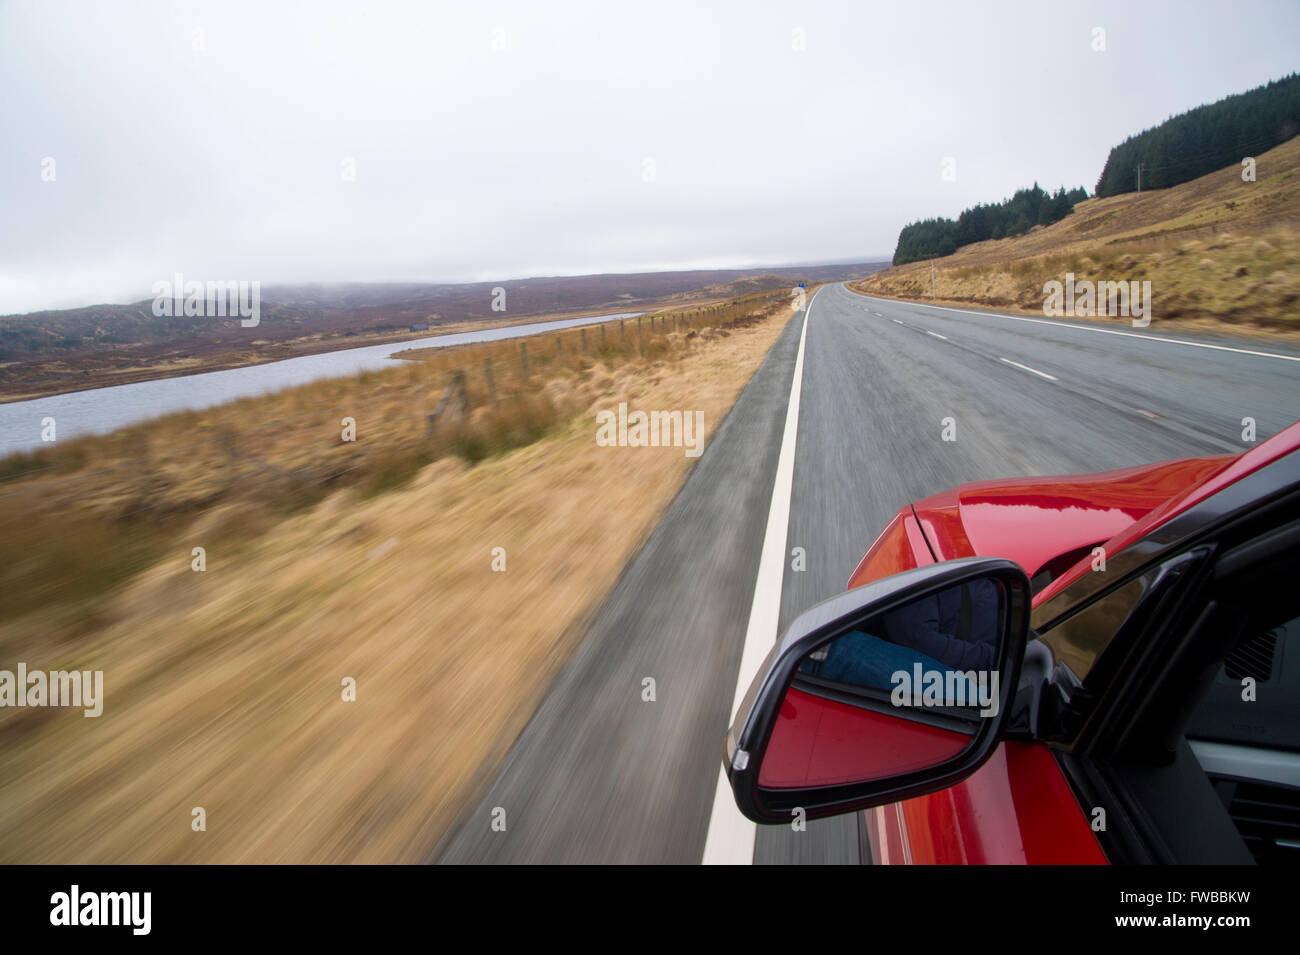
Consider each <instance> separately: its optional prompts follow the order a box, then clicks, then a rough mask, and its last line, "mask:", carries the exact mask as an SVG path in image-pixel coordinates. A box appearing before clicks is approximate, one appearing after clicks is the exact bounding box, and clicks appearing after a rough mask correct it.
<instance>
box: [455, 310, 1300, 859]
mask: <svg viewBox="0 0 1300 955" xmlns="http://www.w3.org/2000/svg"><path fill="white" fill-rule="evenodd" d="M804 317H805V316H804V315H803V314H800V315H796V316H795V317H794V318H793V319H792V320H791V321H790V324H789V325H788V327H787V328H786V329H785V331H784V333H783V334H782V336H781V338H780V340H779V341H778V342H777V344H776V345H775V346H774V347H773V349H772V351H771V352H770V353H769V355H768V357H767V359H766V361H765V362H764V364H763V365H762V367H761V368H760V369H759V371H758V372H757V374H756V375H755V376H754V378H753V380H752V381H751V382H750V384H749V385H748V387H747V388H746V389H745V391H744V392H743V394H742V395H741V398H740V400H739V401H738V402H737V404H736V406H735V407H734V408H733V410H732V412H731V414H730V415H729V416H728V418H727V419H726V420H725V422H724V423H723V425H722V427H721V428H720V429H719V431H718V432H717V434H716V436H715V437H714V439H713V441H712V442H711V443H710V445H709V447H708V449H707V450H706V452H705V454H704V455H703V456H702V457H701V458H700V460H699V463H698V464H697V466H696V468H695V470H694V471H693V472H692V474H691V476H690V478H689V479H688V480H687V482H686V484H685V485H684V487H683V489H682V491H681V492H680V493H679V495H678V496H677V498H676V499H675V500H674V502H673V504H672V505H671V507H670V509H669V511H668V513H667V514H666V516H665V518H664V521H663V523H662V524H661V525H660V527H659V528H658V529H657V530H656V532H655V533H654V535H653V536H652V537H651V539H650V540H649V542H648V543H647V544H646V546H645V547H644V548H643V549H642V551H641V552H640V553H639V554H638V555H637V556H636V558H635V559H634V560H633V561H632V562H631V563H630V564H629V565H628V567H627V568H626V569H625V571H624V573H623V575H622V577H621V579H620V581H619V583H618V585H617V586H616V588H615V590H614V592H613V594H612V595H611V596H610V598H609V599H608V601H607V602H606V604H605V605H604V607H603V608H602V609H601V611H600V612H599V613H598V615H597V617H596V618H595V620H594V622H593V624H592V626H591V628H590V631H589V633H588V635H587V637H586V639H585V641H584V643H583V645H582V647H581V649H580V650H579V652H578V654H577V655H576V657H575V659H574V660H573V662H572V663H571V664H570V665H569V666H568V667H567V669H566V670H565V671H564V672H563V674H562V675H561V677H560V678H559V679H558V681H557V682H556V685H555V686H554V687H553V688H552V690H551V691H550V692H549V694H548V696H547V697H546V699H545V701H544V702H543V704H542V706H541V707H540V708H539V710H538V712H537V713H536V714H535V715H534V717H533V719H532V721H531V722H530V723H529V725H528V726H527V728H526V729H525V731H524V732H523V733H522V734H521V736H520V738H519V739H518V740H517V741H516V742H515V745H514V746H513V748H512V750H511V752H510V754H509V756H508V758H507V760H506V763H505V765H504V766H503V768H502V769H501V771H500V773H499V774H498V775H497V777H496V779H495V781H494V782H493V783H492V784H491V786H490V788H489V789H488V790H487V792H486V793H485V794H484V795H483V798H482V799H481V800H480V801H479V802H478V803H477V804H475V805H473V806H470V807H467V809H466V811H465V812H464V814H463V815H462V816H461V818H459V819H458V820H457V821H456V823H455V825H454V826H453V828H452V830H451V832H450V834H449V836H448V837H447V839H446V840H444V842H443V844H442V845H440V846H439V847H438V848H437V849H436V850H435V851H434V853H433V854H432V861H438V862H684V863H694V862H699V861H700V860H701V858H702V855H703V853H704V847H705V844H706V840H708V839H709V838H710V836H709V832H710V825H711V818H712V815H713V811H714V800H715V794H716V787H717V780H718V768H719V760H720V753H721V743H722V737H723V733H724V731H725V729H726V726H727V723H728V721H729V718H730V709H731V705H732V700H733V694H734V692H735V688H736V684H737V673H738V669H739V667H740V660H741V652H742V647H743V645H744V641H745V635H746V630H747V625H748V624H749V618H750V613H751V609H752V608H754V609H755V612H757V610H756V608H757V605H758V603H759V601H756V600H755V580H756V575H757V574H758V570H759V556H760V552H761V550H762V548H763V543H764V540H765V537H767V536H768V535H769V534H772V533H775V532H777V531H779V530H780V529H781V528H775V529H769V528H768V526H767V525H768V521H769V505H770V504H771V502H772V498H773V486H774V476H775V474H776V471H777V462H778V458H779V455H780V451H781V444H782V440H783V430H784V426H785V416H786V408H787V404H788V402H789V400H790V397H791V386H792V378H793V374H794V371H795V366H796V355H797V354H798V350H799V345H800V341H799V339H800V335H801V333H802V332H803V330H804V329H803V326H804ZM1159 326H1160V323H1159V316H1156V319H1155V320H1154V321H1153V322H1152V325H1151V328H1149V329H1132V330H1127V329H1125V328H1124V327H1123V326H1117V325H1107V326H1098V325H1092V324H1089V323H1084V322H1078V323H1075V322H1068V321H1057V320H1050V321H1049V320H1043V319H1040V320H1026V319H1024V318H1022V317H1016V316H1000V315H997V314H994V313H986V312H971V311H963V310H951V309H941V308H936V307H932V306H925V305H921V304H904V303H898V302H892V301H889V300H884V299H871V298H865V297H862V296H859V295H856V294H854V293H852V292H850V291H848V290H847V289H846V288H844V287H843V286H839V285H834V286H828V287H825V288H823V289H822V290H821V291H819V292H818V293H817V295H816V296H815V297H814V298H813V300H812V302H811V304H810V306H809V309H808V314H807V334H806V340H805V341H804V345H803V347H804V355H803V366H802V377H801V380H800V382H799V383H798V395H799V407H798V416H797V440H796V441H795V443H794V454H793V478H792V481H791V484H790V490H789V496H790V500H789V512H788V524H787V526H786V527H785V528H784V530H785V532H786V539H785V548H784V551H785V554H786V556H787V558H788V557H789V554H790V552H791V550H792V549H793V548H796V547H800V548H803V551H804V553H805V555H806V558H805V559H806V567H805V569H803V570H794V569H792V566H791V563H792V562H791V560H789V559H787V560H786V561H785V564H784V574H783V576H784V579H783V582H782V584H781V592H780V595H779V613H778V614H777V617H778V619H777V620H776V622H775V626H774V627H771V628H767V629H770V630H771V636H772V638H773V639H774V638H775V636H776V634H777V633H778V632H779V631H780V630H781V629H784V627H785V626H786V625H787V624H788V623H789V622H790V621H791V620H792V619H793V618H794V616H796V615H797V614H798V613H799V612H800V611H802V610H804V609H806V608H807V607H808V606H810V605H811V604H813V603H816V602H817V601H820V600H823V599H825V598H827V597H830V596H832V595H834V594H836V593H838V592H840V591H841V590H843V588H844V584H845V582H846V580H847V579H848V576H849V574H850V573H851V572H852V570H853V568H854V567H855V566H856V564H857V562H858V560H859V559H860V558H861V557H862V554H863V552H864V551H865V550H866V549H867V547H868V546H870V544H871V542H872V541H873V540H874V539H875V536H876V534H877V533H879V531H880V530H881V528H883V527H884V525H885V524H886V523H887V521H888V520H889V518H890V517H892V516H893V514H894V512H895V511H896V510H897V509H898V508H899V507H900V506H902V505H904V504H907V503H908V502H910V501H913V500H915V499H917V498H920V497H924V496H926V495H929V494H932V493H935V492H937V491H941V490H943V489H945V488H948V487H951V486H953V485H955V484H960V483H963V482H965V481H975V480H984V479H988V478H998V477H1012V476H1017V475H1041V474H1064V473H1082V472H1088V471H1098V470H1105V469H1108V468H1117V467H1125V466H1130V465H1136V464H1143V463H1148V462H1152V461H1160V460H1164V459H1167V458H1173V457H1181V456H1188V455H1197V454H1213V453H1220V452H1223V451H1240V450H1243V449H1244V448H1246V447H1247V446H1248V445H1247V443H1246V442H1244V441H1243V440H1242V419H1243V418H1245V417H1252V418H1254V419H1255V422H1256V434H1257V440H1260V441H1262V440H1264V439H1265V438H1266V437H1268V436H1270V435H1272V434H1275V433H1276V432H1277V431H1279V430H1281V429H1282V428H1284V427H1285V426H1287V425H1289V424H1291V423H1292V422H1294V421H1296V420H1297V419H1300V349H1296V348H1294V347H1290V346H1281V345H1273V344H1270V343H1266V342H1263V341H1260V340H1255V339H1249V340H1247V339H1234V338H1228V337H1210V336H1204V335H1196V336H1192V335H1184V334H1181V333H1164V332H1162V331H1161V330H1160V327H1159ZM1103 328H1105V329H1108V331H1103V330H1102V329H1103ZM1117 331H1118V332H1120V333H1119V334H1115V332H1117ZM1173 339H1177V340H1178V341H1174V340H1173ZM1248 352H1266V353H1269V354H1249V353H1248ZM1277 356H1285V357H1277ZM945 418H953V419H954V420H955V423H956V440H955V441H952V442H946V441H943V440H942V436H941V435H942V430H943V422H944V419H945ZM786 440H789V438H788V437H787V438H786ZM779 493H780V487H779V484H778V495H779ZM782 503H783V502H782ZM782 514H784V512H783V511H782ZM777 542H778V543H779V539H778V541H777ZM777 576H781V575H780V574H779V573H778V575H777ZM773 580H775V578H773ZM760 596H761V595H760ZM768 596H769V597H770V596H774V595H770V594H769V595H768ZM760 629H761V630H763V632H764V633H766V632H767V630H766V629H764V628H760ZM764 639H766V637H764ZM646 677H653V678H654V680H655V686H656V700H655V701H654V702H645V701H643V699H642V694H641V689H642V681H643V680H644V678H646ZM724 802H725V801H723V800H720V804H721V803H724ZM498 807H500V808H502V809H504V810H505V811H506V820H507V825H506V830H505V831H504V832H500V831H495V830H494V829H493V827H492V825H491V823H492V818H493V810H494V809H496V808H498ZM729 809H731V807H728V806H726V805H724V804H723V805H720V806H719V811H721V812H726V811H727V810H729ZM731 811H732V812H734V810H731ZM712 824H713V825H714V826H715V828H717V829H721V828H722V827H719V826H718V823H717V821H716V820H713V822H712ZM716 834H717V833H716V832H715V836H716ZM717 841H718V842H720V843H721V842H723V841H724V840H721V839H719V840H717ZM724 849H725V850H726V851H724V852H723V853H722V855H723V856H725V857H729V858H731V859H732V860H733V861H742V862H743V861H753V862H755V863H828V862H839V863H845V862H847V863H853V862H859V861H865V860H864V856H865V852H866V850H865V847H864V843H863V834H862V832H861V831H860V827H859V821H858V819H857V818H856V817H854V816H848V817H841V818H839V819H830V820H823V821H819V822H815V823H810V824H809V825H808V828H807V830H806V831H804V832H794V831H792V830H791V829H790V828H788V827H776V828H766V827H764V828H762V829H758V830H757V831H756V832H753V833H752V834H751V835H750V836H749V841H744V840H739V841H735V840H730V839H728V840H726V845H725V846H724ZM728 852H729V853H730V855H729V856H727V853H728Z"/></svg>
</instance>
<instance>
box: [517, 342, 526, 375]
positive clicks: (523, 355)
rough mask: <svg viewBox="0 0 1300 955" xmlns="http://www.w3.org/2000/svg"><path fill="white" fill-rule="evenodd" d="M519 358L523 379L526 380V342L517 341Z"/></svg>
mask: <svg viewBox="0 0 1300 955" xmlns="http://www.w3.org/2000/svg"><path fill="white" fill-rule="evenodd" d="M519 358H520V360H521V361H522V362H523V366H524V380H525V381H527V380H528V342H520V343H519Z"/></svg>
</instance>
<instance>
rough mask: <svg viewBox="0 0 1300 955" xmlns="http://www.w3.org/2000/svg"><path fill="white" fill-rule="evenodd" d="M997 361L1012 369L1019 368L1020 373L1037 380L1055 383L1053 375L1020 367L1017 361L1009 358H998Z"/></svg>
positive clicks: (1024, 366)
mask: <svg viewBox="0 0 1300 955" xmlns="http://www.w3.org/2000/svg"><path fill="white" fill-rule="evenodd" d="M998 361H1004V362H1006V363H1007V364H1008V365H1011V366H1012V367H1013V368H1019V369H1020V370H1021V371H1027V372H1029V373H1030V374H1031V375H1037V376H1038V377H1039V378H1046V379H1047V380H1048V381H1057V380H1059V379H1057V377H1056V376H1055V375H1049V374H1048V373H1047V372H1045V371H1039V370H1038V369H1037V368H1030V367H1029V366H1028V365H1022V364H1020V362H1018V361H1012V360H1011V359H1010V358H999V359H998Z"/></svg>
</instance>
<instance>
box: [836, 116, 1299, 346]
mask: <svg viewBox="0 0 1300 955" xmlns="http://www.w3.org/2000/svg"><path fill="white" fill-rule="evenodd" d="M1241 173H1242V169H1241V166H1240V165H1239V164H1238V163H1236V162H1233V163H1232V164H1231V165H1229V166H1228V167H1227V168H1224V169H1220V170H1217V171H1215V172H1213V173H1210V174H1208V175H1205V176H1201V177H1200V178H1198V179H1196V180H1194V181H1192V182H1188V183H1184V184H1182V185H1179V186H1175V187H1173V188H1170V189H1161V190H1155V191H1148V190H1144V191H1143V192H1142V193H1140V194H1139V193H1124V194H1122V195H1118V196H1111V197H1109V198H1097V199H1089V200H1087V201H1085V202H1081V203H1079V205H1077V206H1075V209H1074V212H1073V213H1071V214H1070V215H1068V216H1066V217H1065V218H1064V219H1062V220H1061V221H1059V222H1057V223H1054V224H1053V225H1050V226H1044V227H1039V228H1035V229H1033V230H1031V231H1030V232H1029V233H1028V234H1026V235H1023V236H1019V237H1016V238H1011V239H1000V240H989V241H986V242H979V243H975V244H973V245H969V246H966V247H964V248H961V249H958V250H957V251H956V253H954V254H953V255H950V256H948V257H946V258H943V259H939V260H936V261H935V263H934V264H935V270H934V274H933V280H932V277H931V265H930V262H928V261H927V262H914V263H910V264H907V265H902V266H895V267H893V268H889V269H886V270H884V271H881V272H877V273H875V274H874V275H871V276H869V277H868V278H866V279H864V280H863V281H860V282H857V283H854V284H853V287H854V288H857V289H859V290H861V291H864V292H867V293H869V294H873V295H885V296H895V297H899V298H915V299H926V300H931V299H933V300H936V301H942V302H948V303H952V304H961V305H979V306H985V307H990V308H999V309H1009V310H1020V311H1025V312H1032V313H1037V314H1042V307H1043V298H1044V295H1043V284H1044V283H1045V282H1047V281H1049V280H1057V281H1060V280H1061V279H1062V278H1063V276H1064V274H1065V273H1066V272H1073V273H1075V275H1076V276H1078V277H1079V278H1091V279H1094V280H1096V279H1104V280H1106V281H1120V280H1130V281H1131V280H1150V281H1151V287H1152V297H1153V303H1154V305H1153V316H1154V319H1155V322H1154V324H1156V325H1158V324H1159V323H1161V322H1165V321H1174V322H1179V323H1196V324H1210V325H1213V326H1214V327H1219V328H1222V327H1224V326H1225V325H1230V326H1233V327H1234V328H1235V329H1237V330H1244V331H1250V330H1259V331H1264V332H1267V333H1268V334H1278V333H1294V332H1296V331H1297V329H1300V322H1298V321H1297V302H1300V241H1298V239H1300V139H1292V140H1290V141H1288V142H1286V143H1284V144H1282V145H1281V146H1278V147H1276V148H1274V149H1272V150H1269V151H1268V152H1265V153H1263V154H1261V155H1259V156H1258V157H1257V168H1256V181H1255V182H1246V181H1243V179H1242V175H1241ZM1111 321H1119V320H1118V319H1111Z"/></svg>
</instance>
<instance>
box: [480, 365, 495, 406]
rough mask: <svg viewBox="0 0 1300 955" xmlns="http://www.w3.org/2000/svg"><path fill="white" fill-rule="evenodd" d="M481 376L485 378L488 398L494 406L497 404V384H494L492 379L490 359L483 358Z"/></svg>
mask: <svg viewBox="0 0 1300 955" xmlns="http://www.w3.org/2000/svg"><path fill="white" fill-rule="evenodd" d="M483 375H484V377H486V378H487V386H488V397H489V398H491V399H492V403H493V404H496V403H497V383H496V381H495V380H494V379H493V378H492V359H491V358H484V359H483Z"/></svg>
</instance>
